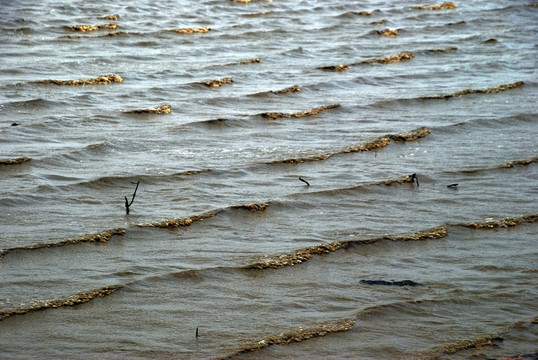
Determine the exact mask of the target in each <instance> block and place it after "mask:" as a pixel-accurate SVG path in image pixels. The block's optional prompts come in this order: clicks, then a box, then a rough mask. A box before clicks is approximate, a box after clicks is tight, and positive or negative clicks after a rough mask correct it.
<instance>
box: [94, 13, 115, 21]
mask: <svg viewBox="0 0 538 360" xmlns="http://www.w3.org/2000/svg"><path fill="white" fill-rule="evenodd" d="M119 18H120V15H119V14H114V15H103V16H99V17H98V19H102V20H111V21H118V19H119Z"/></svg>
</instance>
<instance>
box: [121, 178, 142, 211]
mask: <svg viewBox="0 0 538 360" xmlns="http://www.w3.org/2000/svg"><path fill="white" fill-rule="evenodd" d="M131 184H134V183H133V182H132V183H131ZM138 185H140V181H137V182H136V188H135V191H134V193H133V198H132V199H131V202H130V203H129V200H127V197H126V196H124V199H125V213H126V214H127V215H129V206H131V205H133V201H134V199H135V196H136V190H138Z"/></svg>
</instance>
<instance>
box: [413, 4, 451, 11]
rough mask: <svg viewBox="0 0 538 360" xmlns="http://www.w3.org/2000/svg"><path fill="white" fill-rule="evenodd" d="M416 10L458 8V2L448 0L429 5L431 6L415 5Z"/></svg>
mask: <svg viewBox="0 0 538 360" xmlns="http://www.w3.org/2000/svg"><path fill="white" fill-rule="evenodd" d="M414 8H415V9H416V10H450V9H455V8H457V6H456V4H454V3H451V2H446V3H443V4H439V5H429V6H415V7H414Z"/></svg>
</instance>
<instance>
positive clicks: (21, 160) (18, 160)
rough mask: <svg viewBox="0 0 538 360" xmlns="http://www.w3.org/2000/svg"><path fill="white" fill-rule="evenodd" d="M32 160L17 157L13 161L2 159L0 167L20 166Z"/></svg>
mask: <svg viewBox="0 0 538 360" xmlns="http://www.w3.org/2000/svg"><path fill="white" fill-rule="evenodd" d="M30 160H32V158H31V157H27V156H25V157H18V158H14V159H3V160H0V165H20V164H22V163H25V162H28V161H30Z"/></svg>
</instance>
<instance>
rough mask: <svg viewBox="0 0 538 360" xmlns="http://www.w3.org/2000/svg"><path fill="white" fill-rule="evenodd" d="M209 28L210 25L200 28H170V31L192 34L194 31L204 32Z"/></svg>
mask: <svg viewBox="0 0 538 360" xmlns="http://www.w3.org/2000/svg"><path fill="white" fill-rule="evenodd" d="M210 30H211V28H210V27H202V28H183V29H172V30H170V31H172V32H175V33H179V34H194V33H206V32H209V31H210Z"/></svg>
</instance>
